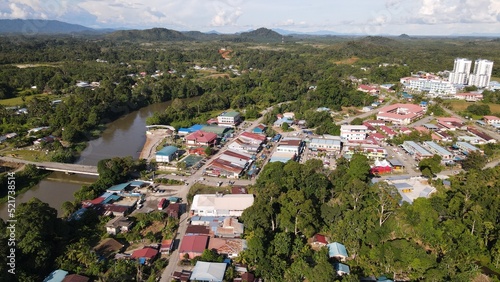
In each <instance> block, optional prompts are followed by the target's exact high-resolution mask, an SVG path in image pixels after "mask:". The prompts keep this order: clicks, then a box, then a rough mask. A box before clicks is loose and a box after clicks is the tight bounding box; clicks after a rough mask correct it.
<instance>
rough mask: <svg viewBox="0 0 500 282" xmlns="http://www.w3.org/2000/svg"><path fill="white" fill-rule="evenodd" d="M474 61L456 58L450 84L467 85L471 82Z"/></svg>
mask: <svg viewBox="0 0 500 282" xmlns="http://www.w3.org/2000/svg"><path fill="white" fill-rule="evenodd" d="M471 65H472V61H471V60H469V59H465V58H456V59H455V63H454V64H453V71H452V72H451V73H450V77H449V79H448V80H449V82H451V83H453V84H463V85H466V84H467V83H468V82H469V76H470V68H471Z"/></svg>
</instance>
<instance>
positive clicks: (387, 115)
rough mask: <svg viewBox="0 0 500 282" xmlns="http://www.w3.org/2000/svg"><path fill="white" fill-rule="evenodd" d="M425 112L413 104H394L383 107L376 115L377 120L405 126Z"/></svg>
mask: <svg viewBox="0 0 500 282" xmlns="http://www.w3.org/2000/svg"><path fill="white" fill-rule="evenodd" d="M424 113H425V110H424V109H423V108H422V107H420V106H418V105H414V104H394V105H389V106H386V107H383V108H381V109H380V110H379V112H378V114H377V120H384V121H389V122H392V123H394V124H400V125H406V124H410V123H412V122H413V121H415V120H417V119H418V118H420V117H421V116H423V115H424Z"/></svg>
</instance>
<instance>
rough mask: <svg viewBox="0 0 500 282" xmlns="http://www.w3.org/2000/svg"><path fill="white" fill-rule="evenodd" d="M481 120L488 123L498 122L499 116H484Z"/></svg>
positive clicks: (499, 120) (499, 122)
mask: <svg viewBox="0 0 500 282" xmlns="http://www.w3.org/2000/svg"><path fill="white" fill-rule="evenodd" d="M483 120H484V122H485V123H486V124H488V125H495V124H500V118H499V117H496V116H484V117H483Z"/></svg>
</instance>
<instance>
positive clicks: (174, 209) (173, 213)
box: [165, 203, 181, 218]
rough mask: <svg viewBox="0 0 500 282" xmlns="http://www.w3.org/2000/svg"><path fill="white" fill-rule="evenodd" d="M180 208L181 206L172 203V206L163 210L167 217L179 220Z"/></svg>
mask: <svg viewBox="0 0 500 282" xmlns="http://www.w3.org/2000/svg"><path fill="white" fill-rule="evenodd" d="M180 208H181V204H179V203H172V204H169V205H168V207H167V209H165V212H166V213H167V215H168V216H169V217H173V218H179V211H180Z"/></svg>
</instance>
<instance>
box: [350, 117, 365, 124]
mask: <svg viewBox="0 0 500 282" xmlns="http://www.w3.org/2000/svg"><path fill="white" fill-rule="evenodd" d="M351 124H352V125H362V124H363V119H361V118H359V117H357V118H354V119H353V120H352V121H351Z"/></svg>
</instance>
